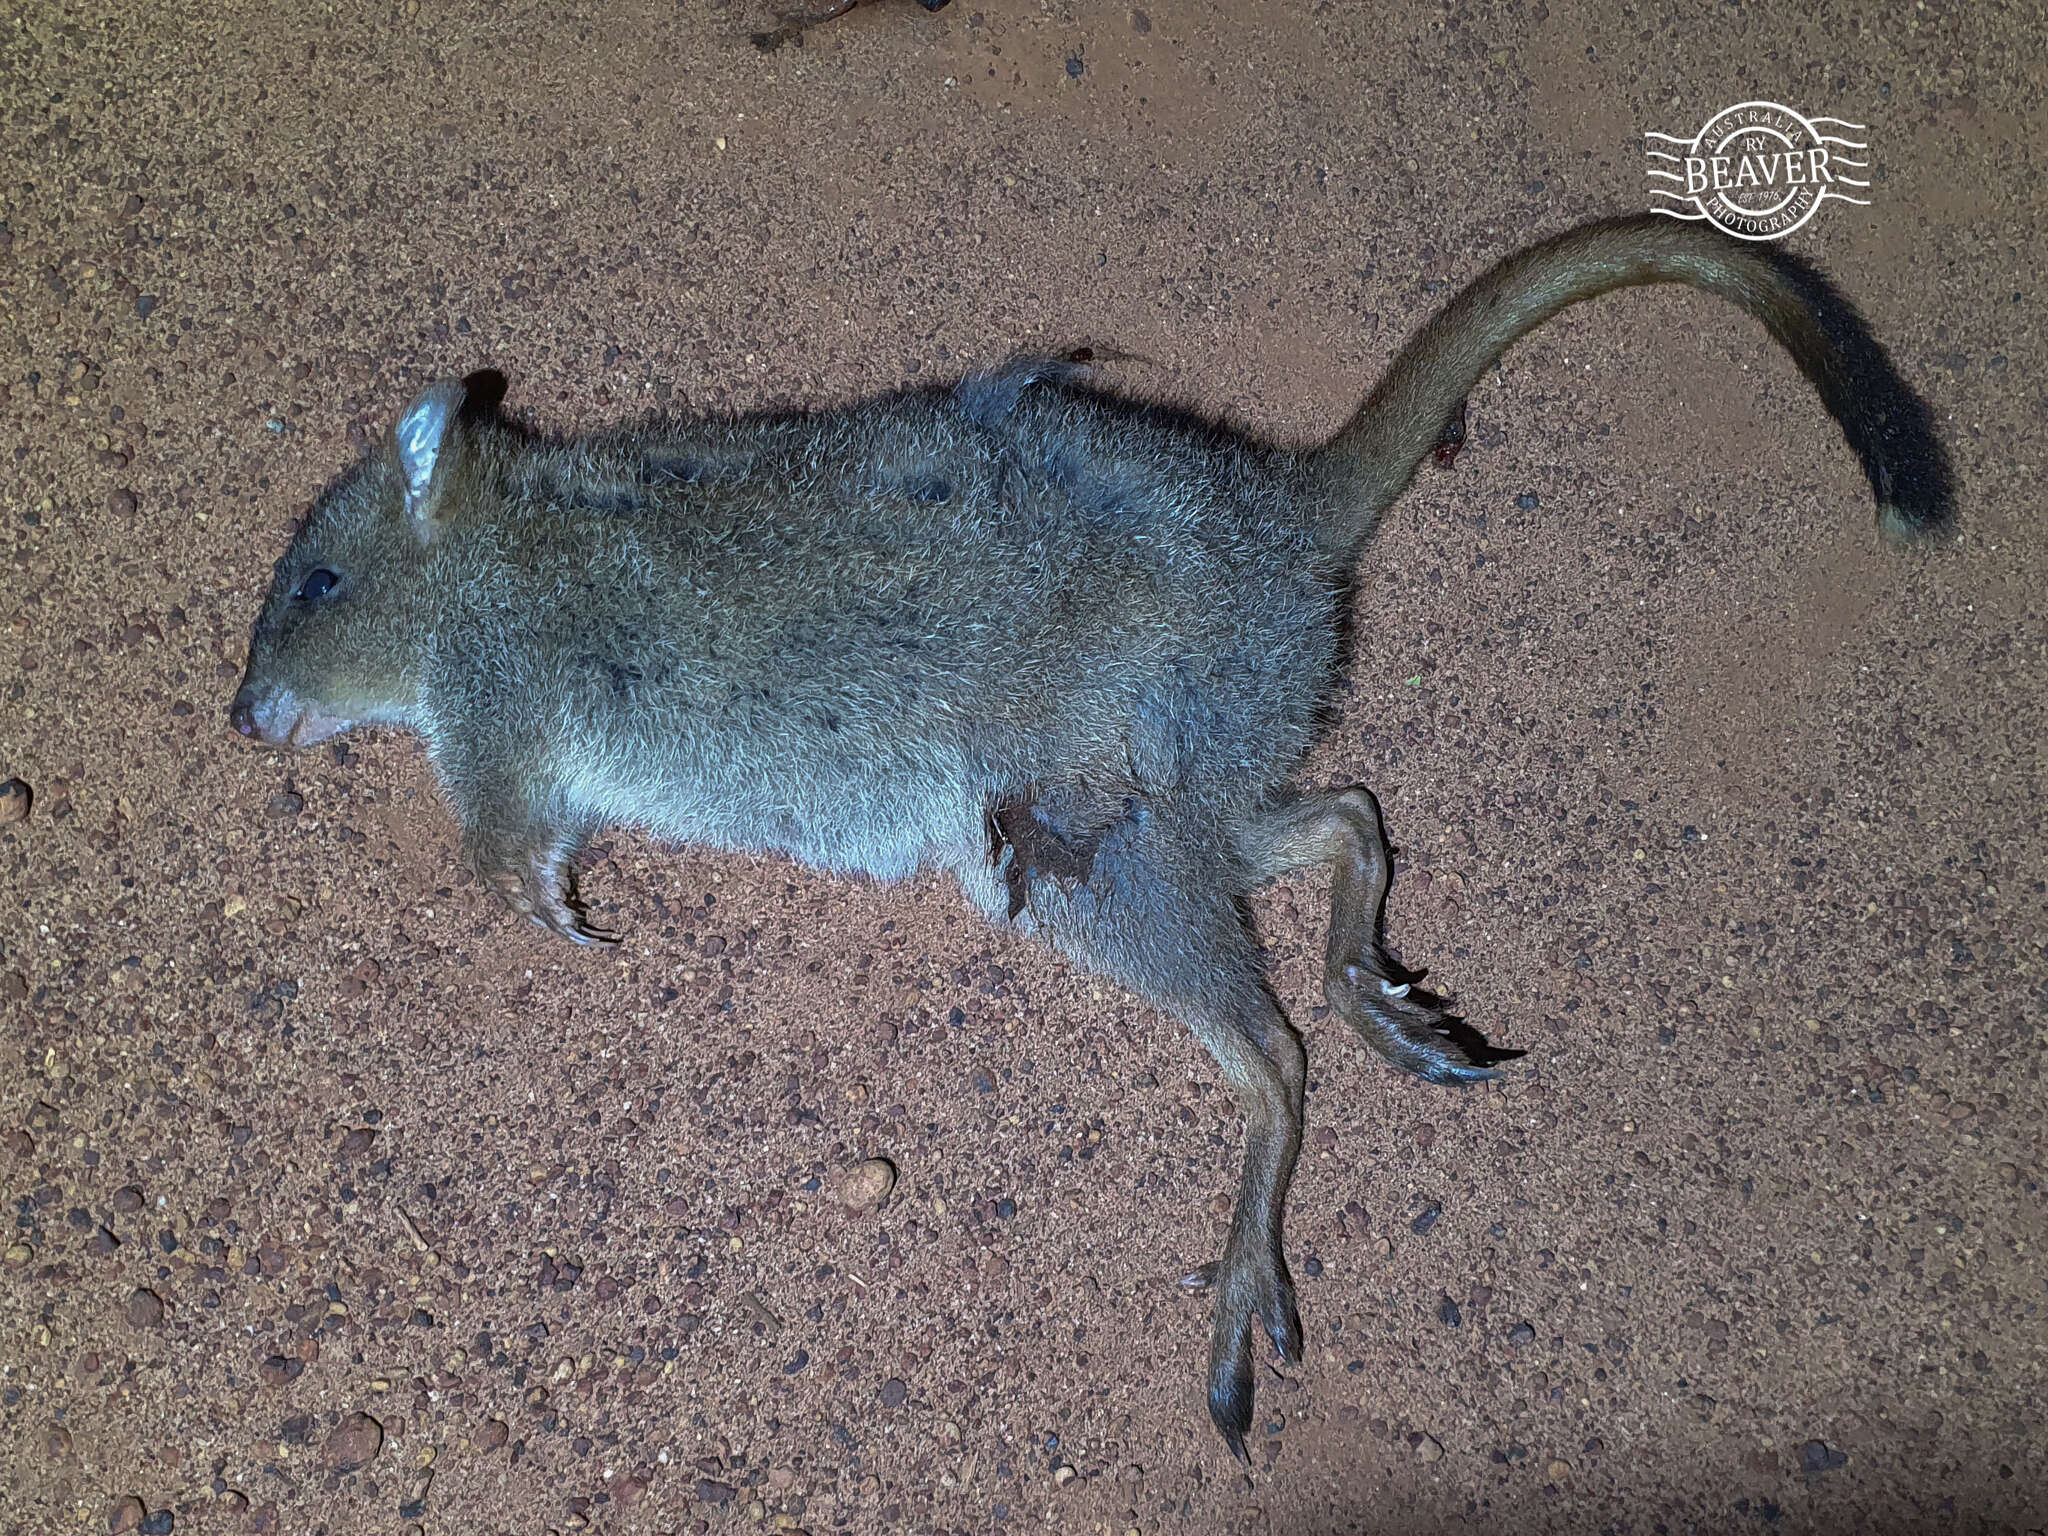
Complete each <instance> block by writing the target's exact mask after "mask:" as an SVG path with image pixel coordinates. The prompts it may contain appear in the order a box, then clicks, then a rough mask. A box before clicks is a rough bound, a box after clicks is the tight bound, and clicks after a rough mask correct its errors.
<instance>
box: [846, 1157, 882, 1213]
mask: <svg viewBox="0 0 2048 1536" xmlns="http://www.w3.org/2000/svg"><path fill="white" fill-rule="evenodd" d="M895 1187H896V1165H895V1164H894V1163H892V1162H890V1161H889V1159H887V1158H886V1157H871V1158H869V1159H868V1160H867V1161H866V1162H864V1163H860V1164H858V1165H857V1166H855V1167H854V1168H852V1169H851V1170H849V1171H848V1173H847V1175H846V1178H845V1180H844V1182H842V1183H841V1184H840V1186H839V1199H840V1202H841V1203H842V1204H843V1205H845V1206H846V1208H847V1209H848V1210H851V1211H865V1210H873V1209H875V1208H876V1207H878V1206H880V1205H881V1204H882V1202H883V1201H885V1200H887V1199H888V1198H889V1192H890V1191H891V1190H893V1189H895Z"/></svg>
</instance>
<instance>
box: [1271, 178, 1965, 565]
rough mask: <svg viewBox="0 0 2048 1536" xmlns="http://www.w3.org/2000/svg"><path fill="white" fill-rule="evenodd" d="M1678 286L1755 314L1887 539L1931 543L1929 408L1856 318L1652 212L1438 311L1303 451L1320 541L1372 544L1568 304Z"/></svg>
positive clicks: (1489, 279)
mask: <svg viewBox="0 0 2048 1536" xmlns="http://www.w3.org/2000/svg"><path fill="white" fill-rule="evenodd" d="M1645 283H1685V284H1687V285H1689V286H1691V287H1694V288H1701V289H1704V290H1706V291H1707V292H1708V293H1715V294H1719V295H1720V296H1721V297H1722V298H1724V299H1727V300H1729V301H1730V302H1732V303H1735V304H1739V305H1741V306H1742V308H1743V309H1745V310H1747V311H1748V312H1749V313H1750V314H1752V315H1754V316H1756V318H1757V319H1759V320H1761V321H1762V322H1763V323H1764V325H1765V326H1766V327H1767V328H1768V329H1769V331H1770V333H1771V334H1772V335H1773V336H1775V337H1776V338H1777V339H1778V341H1779V342H1780V343H1781V344H1782V345H1783V346H1784V348H1785V350H1786V351H1788V352H1790V353H1791V354H1792V358H1793V360H1794V361H1795V362H1797V363H1798V364H1799V369H1800V371H1801V372H1802V373H1804V374H1805V375H1806V376H1807V378H1808V379H1810V380H1812V382H1813V386H1814V388H1815V389H1817V390H1819V391H1820V397H1821V400H1822V402H1823V403H1824V404H1825V405H1826V406H1827V408H1828V411H1829V412H1830V414H1832V415H1833V416H1834V418H1835V420H1836V421H1837V422H1839V423H1840V424H1841V428H1842V435H1843V436H1844V437H1846V438H1847V439H1848V440H1849V446H1850V447H1851V448H1853V449H1855V451H1856V457H1857V458H1859V459H1860V460H1862V462H1863V472H1864V474H1865V475H1866V476H1868V477H1869V480H1870V488H1871V490H1872V492H1873V493H1874V494H1875V495H1876V497H1877V521H1878V527H1879V528H1880V529H1881V530H1882V531H1883V532H1884V533H1885V535H1886V536H1887V537H1889V538H1891V539H1893V540H1895V541H1900V542H1909V541H1912V540H1916V539H1924V538H1926V537H1928V536H1930V535H1932V534H1933V533H1935V532H1936V531H1938V530H1939V529H1941V528H1942V527H1944V526H1945V525H1946V524H1947V523H1948V521H1949V519H1950V517H1951V516H1952V514H1953V512H1954V487H1953V479H1952V475H1951V471H1950V469H1949V461H1948V454H1947V452H1946V451H1945V450H1944V449H1943V447H1942V444H1941V439H1940V438H1939V437H1938V436H1936V434H1935V430H1934V422H1933V418H1932V416H1931V414H1930V413H1929V411H1928V409H1927V403H1926V402H1925V401H1923V400H1922V399H1921V398H1920V397H1919V396H1918V395H1916V394H1915V393H1914V392H1913V389H1912V386H1911V385H1909V384H1907V383H1906V381H1905V380H1904V379H1902V378H1900V377H1899V372H1898V370H1897V369H1896V368H1894V367H1893V366H1892V360H1891V358H1890V357H1889V356H1888V355H1887V354H1886V352H1885V350H1884V347H1883V345H1882V344H1880V343H1879V341H1878V339H1877V338H1876V337H1875V336H1873V335H1872V334H1871V333H1870V326H1869V325H1868V323H1867V322H1865V320H1864V318H1863V316H1862V315H1860V314H1858V313H1857V312H1856V307H1855V306H1854V305H1853V304H1851V303H1850V302H1849V301H1848V300H1847V299H1846V298H1844V297H1843V296H1842V294H1841V293H1840V292H1839V291H1838V290H1837V289H1836V288H1835V286H1834V284H1833V283H1831V282H1829V281H1828V279H1827V277H1826V276H1825V275H1824V274H1822V273H1821V271H1820V270H1819V269H1818V268H1817V267H1815V266H1813V265H1812V264H1811V263H1810V262H1806V261H1803V260H1801V259H1800V258H1799V257H1797V256H1794V255H1792V254H1791V253H1790V252H1788V251H1784V250H1780V249H1778V248H1777V247H1775V246H1767V245H1756V244H1750V243H1747V242H1744V241H1741V240H1735V239H1731V238H1730V237H1728V236H1726V235H1723V234H1721V233H1720V232H1719V231H1718V230H1714V229H1710V228H1708V227H1707V226H1706V225H1704V224H1696V223H1680V222H1678V221H1676V220H1672V219H1668V218H1664V217H1662V216H1660V215H1658V214H1650V213H1646V214H1641V215H1638V216H1635V217H1631V218H1619V219H1607V220H1604V221H1602V222H1600V223H1595V224H1582V225H1580V226H1579V227H1578V228H1577V229H1572V230H1567V231H1566V232H1565V233H1564V234H1561V235H1558V236H1557V237H1556V238H1554V239H1551V240H1546V241H1544V242H1543V243H1542V244H1540V245H1532V246H1530V247H1529V248H1528V249H1526V250H1523V251H1518V252H1516V253H1515V254H1514V255H1512V256H1510V257H1508V258H1507V259H1506V260H1504V261H1502V262H1501V263H1500V264H1499V265H1498V266H1496V267H1494V268H1493V269H1492V270H1491V271H1490V272H1488V273H1486V274H1485V275H1484V276H1483V277H1480V278H1479V279H1477V280H1476V281H1474V282H1473V283H1472V284H1471V286H1469V287H1468V288H1466V289H1465V290H1464V292H1462V293H1460V294H1459V295H1458V296H1457V297H1456V298H1454V299H1452V300H1451V302H1450V303H1449V304H1447V305H1445V306H1444V308H1443V309H1441V310H1439V311H1438V312H1437V314H1436V316H1435V317H1434V318H1433V319H1431V320H1430V322H1429V323H1428V324H1427V325H1425V326H1424V327H1423V328H1422V329H1421V330H1420V331H1418V332H1416V334H1415V336H1414V337H1413V338H1412V339H1411V340H1410V341H1409V343H1408V345H1407V346H1406V347H1404V348H1402V350H1401V355H1400V356H1399V357H1397V358H1395V359H1394V363H1393V366H1392V367H1390V368H1389V369H1388V370H1387V372H1386V375H1385V377H1383V378H1382V379H1381V380H1380V382H1379V384H1378V386H1377V387H1376V388H1374V390H1373V392H1372V394H1371V395H1369V396H1368V397H1367V398H1366V401H1365V404H1363V405H1362V406H1360V407H1359V408H1358V414H1357V415H1355V416H1353V417H1352V418H1351V420H1350V422H1349V423H1347V424H1346V425H1345V426H1344V428H1343V429H1342V430H1341V431H1339V432H1338V433H1337V435H1336V436H1335V437H1333V438H1331V439H1330V441H1329V442H1327V443H1325V444H1324V445H1323V446H1322V447H1320V448H1318V449H1316V450H1315V451H1314V452H1313V453H1311V454H1310V455H1309V464H1310V467H1311V469H1312V471H1313V472H1314V473H1315V474H1316V476H1317V478H1318V479H1319V480H1321V482H1322V484H1323V486H1324V488H1325V490H1326V492H1327V499H1326V501H1325V505H1326V506H1327V507H1328V508H1329V512H1328V516H1327V518H1326V521H1325V525H1324V527H1323V528H1322V530H1321V542H1323V543H1324V544H1325V545H1326V546H1327V547H1328V548H1330V549H1331V550H1332V551H1333V552H1348V551H1350V550H1352V549H1354V548H1355V547H1356V546H1357V545H1358V544H1359V542H1360V541H1362V540H1363V539H1365V538H1366V537H1368V536H1369V535H1370V534H1371V533H1372V530H1373V527H1374V525H1375V524H1376V523H1377V522H1378V520H1379V516H1380V514H1381V513H1382V512H1384V511H1385V510H1386V509H1387V508H1388V507H1389V506H1390V505H1392V504H1393V502H1394V500H1395V498H1396V497H1398V496H1399V495H1400V494H1401V493H1402V492H1403V491H1404V490H1406V489H1407V488H1408V482H1409V481H1410V480H1411V479H1413V478H1414V475H1415V468H1416V466H1417V465H1418V464H1420V463H1421V462H1422V458H1423V456H1424V455H1425V454H1427V453H1428V452H1429V451H1430V450H1431V449H1432V448H1434V447H1435V446H1436V445H1437V442H1438V440H1439V438H1440V437H1442V436H1443V435H1444V432H1445V428H1446V427H1447V425H1449V424H1450V423H1451V421H1452V419H1453V417H1454V416H1456V415H1457V413H1458V411H1459V407H1460V404H1461V403H1462V402H1463V400H1464V398H1465V396H1466V395H1467V394H1468V393H1469V392H1470V391H1471V389H1472V387H1473V385H1475V384H1477V383H1478V382H1479V379H1480V377H1481V376H1482V375H1483V374H1484V373H1485V372H1486V370H1487V369H1488V368H1490V367H1492V366H1493V364H1494V362H1495V360H1496V359H1498V358H1499V357H1500V355H1501V354H1502V353H1504V352H1505V351H1507V349H1508V348H1509V347H1510V346H1512V345H1513V344H1514V343H1515V342H1516V340H1518V339H1519V338H1520V337H1522V336H1525V335H1527V334H1528V333H1529V332H1530V331H1532V330H1534V329H1535V328H1536V327H1537V326H1539V325H1541V324H1542V323H1543V322H1544V321H1546V320H1548V319H1549V318H1550V317H1551V316H1552V315H1554V314H1556V313H1557V312H1558V311H1559V310H1561V309H1563V308H1565V306H1567V305H1569V304H1576V303H1578V302H1579V301H1580V300H1582V299H1590V298H1593V297H1595V296H1597V295H1599V294H1603V293H1607V292H1609V291H1611V290H1613V289H1616V288H1629V287H1634V286H1637V285H1639V284H1645Z"/></svg>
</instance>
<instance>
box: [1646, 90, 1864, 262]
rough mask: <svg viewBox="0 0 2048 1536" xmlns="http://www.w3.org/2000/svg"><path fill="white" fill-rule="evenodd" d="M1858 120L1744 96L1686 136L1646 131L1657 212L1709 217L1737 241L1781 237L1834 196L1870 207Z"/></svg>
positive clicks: (1861, 126)
mask: <svg viewBox="0 0 2048 1536" xmlns="http://www.w3.org/2000/svg"><path fill="white" fill-rule="evenodd" d="M1862 132H1863V125H1862V124H1861V123H1850V122H1844V121H1843V120H1842V119H1841V118H1838V117H1813V118H1809V117H1806V116H1803V115H1802V114H1800V113H1798V112H1795V111H1793V110H1792V109H1791V108H1790V107H1786V106H1780V105H1779V104H1778V103H1777V102H1775V101H1745V102H1743V103H1742V104H1741V105H1740V106H1734V107H1729V108H1727V109H1726V110H1725V111H1721V112H1716V113H1715V114H1714V115H1713V116H1712V117H1710V118H1708V119H1707V121H1706V124H1705V126H1703V127H1702V128H1701V129H1700V131H1699V132H1698V133H1696V134H1694V135H1693V136H1692V137H1691V138H1689V139H1681V138H1677V137H1674V136H1673V135H1671V134H1668V133H1646V134H1644V135H1643V137H1644V139H1645V140H1646V141H1647V143H1646V145H1645V150H1644V152H1645V153H1646V154H1647V155H1648V157H1649V166H1648V170H1649V174H1650V176H1651V177H1652V178H1653V179H1654V180H1656V181H1658V182H1660V183H1667V184H1668V185H1660V186H1658V187H1657V188H1656V190H1655V192H1654V193H1653V194H1652V195H1653V196H1654V197H1656V198H1657V202H1656V203H1654V204H1653V205H1652V206H1653V207H1654V208H1655V210H1656V211H1657V212H1658V213H1662V214H1667V215H1669V216H1670V217H1672V218H1674V219H1705V220H1706V221H1707V222H1708V223H1710V224H1712V225H1714V227H1715V228H1717V229H1720V230H1723V231H1725V232H1726V233H1728V234H1731V235H1733V236H1735V237H1736V238H1737V239H1738V240H1779V239H1783V238H1784V237H1785V236H1786V235H1789V234H1791V233H1792V232H1793V231H1794V230H1795V229H1798V228H1799V227H1800V226H1801V225H1803V224H1805V223H1806V221H1807V220H1808V219H1810V218H1812V217H1813V215H1814V213H1815V212H1816V211H1817V210H1818V209H1819V208H1820V205H1821V204H1822V203H1824V202H1827V201H1829V200H1830V199H1835V200H1838V201H1841V202H1845V203H1855V204H1857V205H1859V206H1862V207H1868V206H1869V202H1870V200H1869V199H1868V198H1867V197H1864V196H1862V195H1860V194H1862V193H1864V192H1867V191H1868V190H1869V188H1870V181H1869V179H1868V177H1867V176H1866V175H1865V172H1866V171H1867V169H1868V167H1869V162H1868V161H1867V160H1864V159H1862V158H1860V157H1861V156H1862V154H1863V152H1864V150H1865V149H1866V148H1867V147H1868V146H1866V145H1865V144H1864V143H1863V141H1862V140H1861V139H1860V138H1856V137H1851V135H1860V134H1861V133H1862Z"/></svg>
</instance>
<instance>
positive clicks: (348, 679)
mask: <svg viewBox="0 0 2048 1536" xmlns="http://www.w3.org/2000/svg"><path fill="white" fill-rule="evenodd" d="M471 393H472V389H471V388H468V387H465V385H464V384H460V383H455V382H453V381H449V382H445V383H440V384H435V385H433V386H431V387H430V388H428V389H426V390H424V391H422V392H421V394H420V396H419V397H418V398H417V399H416V400H414V401H413V402H412V404H411V405H409V406H408V407H406V410H405V412H404V414H403V415H401V416H400V417H399V418H398V422H397V424H396V426H394V427H393V429H392V431H391V435H390V437H389V439H388V440H387V441H386V442H385V443H384V444H383V445H382V448H381V450H380V451H379V452H377V453H375V454H373V455H372V456H370V457H369V458H366V459H365V460H364V461H363V462H362V463H360V464H358V465H357V466H356V467H355V468H354V469H352V470H350V471H348V472H347V473H346V474H344V475H342V476H341V477H340V478H339V479H337V480H336V481H335V482H334V483H333V484H332V485H330V486H329V487H328V488H327V489H326V490H325V491H324V492H322V493H321V496H320V499H319V500H318V501H317V502H315V503H314V506H313V510H312V512H311V513H310V514H309V515H308V516H307V518H306V521H305V524H304V525H303V526H302V527H301V528H300V529H299V532H298V535H297V536H296V537H295V538H294V539H293V540H292V543H291V547H290V548H289V549H287V550H286V551H285V553H284V558H283V559H281V560H279V561H278V562H277V571H276V573H275V575H273V576H272V578H271V583H270V595H269V596H268V597H267V598H266V599H265V600H264V604H263V612H262V613H261V614H260V615H259V616H258V617H257V620H256V625H255V628H254V629H252V630H251V631H250V634H249V665H248V670H247V671H246V672H244V673H243V676H242V686H241V687H240V688H239V689H237V690H236V693H235V698H234V702H233V704H232V705H230V706H229V710H228V720H229V723H230V724H231V725H232V726H233V727H234V729H236V730H237V731H239V732H241V733H242V734H243V735H244V736H249V737H252V738H254V739H255V740H257V741H260V742H262V743H263V744H264V745H266V746H273V747H283V746H293V747H307V746H311V745H313V744H314V743H315V742H320V741H325V740H327V739H328V738H329V737H331V736H337V735H339V734H340V733H341V732H343V731H346V730H350V729H352V728H353V727H355V726H358V725H404V724H407V723H408V722H409V721H411V720H412V718H413V717H414V716H415V714H416V713H417V710H418V707H419V687H420V662H421V655H422V652H423V649H424V648H425V646H426V645H427V644H428V643H429V642H430V638H431V635H432V633H433V627H434V618H435V614H434V611H433V610H434V607H435V603H434V599H433V590H434V588H435V586H436V585H437V582H436V580H435V566H436V563H437V560H438V559H439V558H441V557H443V556H444V555H445V553H446V546H447V544H448V542H449V539H450V535H451V532H452V531H453V529H454V528H455V526H456V519H457V514H458V512H459V510H460V505H461V502H462V499H463V490H464V482H465V480H466V476H465V475H464V473H463V471H464V467H465V466H464V465H463V463H462V462H461V461H462V459H463V458H464V456H465V447H466V444H465V441H464V437H463V434H462V432H461V430H460V429H459V428H458V425H457V418H458V417H459V416H460V415H461V414H462V410H463V406H464V402H465V400H466V399H468V398H469V397H470V395H471ZM490 403H491V404H495V401H492V402H490Z"/></svg>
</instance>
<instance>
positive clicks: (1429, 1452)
mask: <svg viewBox="0 0 2048 1536" xmlns="http://www.w3.org/2000/svg"><path fill="white" fill-rule="evenodd" d="M1415 1454H1416V1456H1417V1457H1418V1458H1419V1459H1421V1460H1423V1461H1442V1460H1443V1459H1444V1448H1443V1444H1442V1442H1440V1441H1439V1440H1438V1439H1437V1438H1436V1436H1434V1435H1424V1436H1423V1437H1422V1439H1421V1440H1420V1441H1418V1442H1417V1443H1416V1446H1415Z"/></svg>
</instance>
